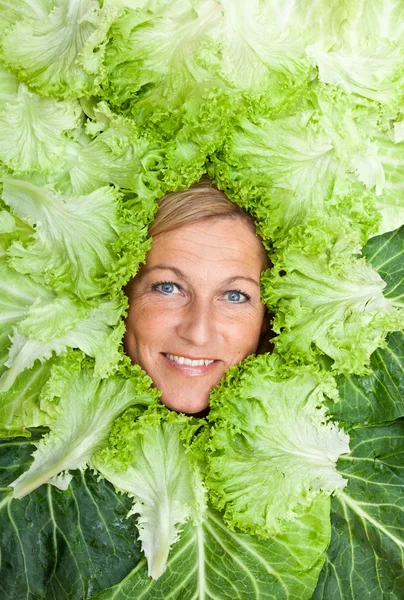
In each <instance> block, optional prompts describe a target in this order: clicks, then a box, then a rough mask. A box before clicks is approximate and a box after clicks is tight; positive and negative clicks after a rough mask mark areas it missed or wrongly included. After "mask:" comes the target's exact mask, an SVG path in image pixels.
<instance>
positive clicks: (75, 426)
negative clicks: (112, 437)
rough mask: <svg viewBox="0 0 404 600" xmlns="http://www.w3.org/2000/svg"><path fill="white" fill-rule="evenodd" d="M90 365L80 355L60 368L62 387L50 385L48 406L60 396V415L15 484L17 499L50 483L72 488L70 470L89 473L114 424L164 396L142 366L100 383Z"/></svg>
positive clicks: (77, 354) (58, 371)
mask: <svg viewBox="0 0 404 600" xmlns="http://www.w3.org/2000/svg"><path fill="white" fill-rule="evenodd" d="M87 363H88V359H83V355H82V354H81V353H75V354H74V355H72V360H69V361H68V362H67V365H63V366H60V367H55V369H56V374H55V381H56V385H55V384H54V385H52V383H53V382H52V381H50V382H48V384H47V389H46V394H47V395H48V401H49V397H50V398H51V399H52V400H54V399H53V398H52V393H53V394H55V395H56V397H57V402H58V416H57V418H56V419H55V420H54V421H53V422H52V423H51V424H50V425H49V428H50V432H49V433H47V434H46V435H45V436H44V437H43V438H41V440H40V441H39V442H38V444H37V445H36V450H35V452H34V453H33V458H34V462H33V463H32V465H31V466H30V468H29V469H28V471H25V472H24V473H22V475H20V476H19V477H18V478H17V479H16V480H15V481H13V482H12V483H11V484H10V485H11V487H13V497H14V498H21V497H23V496H25V495H26V494H29V493H30V492H31V491H32V490H34V489H36V488H37V487H39V486H40V485H42V484H43V483H47V482H50V483H54V485H56V486H57V487H60V488H61V489H66V488H67V485H68V483H69V482H70V480H71V477H72V475H71V474H68V473H67V471H69V470H71V469H81V470H84V469H85V467H86V466H87V464H88V462H89V460H90V459H91V457H92V456H93V454H95V453H96V452H97V450H99V449H101V448H102V447H103V445H105V443H106V442H107V440H108V435H109V432H110V429H111V426H112V422H113V420H114V419H115V418H116V417H117V416H118V415H119V414H120V413H122V412H123V411H124V410H125V409H126V408H128V407H129V406H130V405H132V404H133V405H139V406H140V407H142V406H143V407H144V406H147V405H148V404H151V403H152V402H154V401H155V400H156V396H157V395H158V394H157V393H156V391H155V390H154V391H153V390H151V389H150V385H151V380H150V378H149V377H148V376H147V375H146V374H144V373H143V372H142V371H141V369H140V367H137V368H136V367H133V369H132V376H131V377H128V378H126V377H123V376H120V377H119V376H114V377H109V378H108V379H100V378H99V377H97V376H96V375H95V373H94V370H93V369H92V367H91V363H90V364H87ZM63 377H64V379H65V381H64V382H63ZM61 378H62V382H63V383H62V382H61ZM65 472H66V473H65ZM60 475H62V477H61V478H58V477H57V476H60Z"/></svg>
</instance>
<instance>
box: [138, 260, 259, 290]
mask: <svg viewBox="0 0 404 600" xmlns="http://www.w3.org/2000/svg"><path fill="white" fill-rule="evenodd" d="M156 270H166V271H172V272H173V273H175V275H176V276H177V277H180V278H181V279H184V280H185V281H186V280H187V276H186V275H185V273H184V272H183V271H181V269H178V268H177V267H170V266H169V265H164V264H162V265H155V266H154V267H150V268H149V269H147V273H150V272H151V271H156ZM145 274H146V273H145ZM237 279H244V280H245V281H249V282H250V283H253V284H254V285H256V286H258V287H260V283H259V281H257V280H256V279H253V278H252V277H245V276H244V275H234V276H233V277H229V278H228V279H226V280H225V281H224V282H223V283H225V284H230V283H233V282H234V281H236V280H237Z"/></svg>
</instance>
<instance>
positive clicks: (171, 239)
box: [146, 217, 266, 274]
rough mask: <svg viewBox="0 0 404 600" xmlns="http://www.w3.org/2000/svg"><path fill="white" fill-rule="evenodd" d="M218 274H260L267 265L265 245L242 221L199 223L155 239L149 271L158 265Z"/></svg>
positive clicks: (148, 261) (148, 257) (208, 221)
mask: <svg viewBox="0 0 404 600" xmlns="http://www.w3.org/2000/svg"><path fill="white" fill-rule="evenodd" d="M160 263H163V264H167V265H168V264H170V265H172V266H179V267H181V268H184V267H185V266H189V267H191V268H192V267H194V266H195V265H198V266H199V267H201V266H203V265H205V266H206V268H214V269H216V270H220V271H222V270H226V269H228V268H232V269H237V268H238V269H244V270H247V271H249V272H250V273H255V274H256V273H258V274H259V273H260V272H261V271H262V269H263V268H265V266H266V265H265V264H264V256H263V250H262V245H261V242H260V240H259V238H258V237H257V236H256V235H255V233H254V232H253V231H252V229H251V227H250V226H249V225H248V224H247V222H245V221H244V220H243V219H239V218H238V219H234V218H228V217H226V218H220V219H208V220H204V221H197V222H195V223H190V224H187V225H184V226H183V227H179V228H177V229H175V230H172V231H168V232H165V233H161V234H160V235H158V236H156V237H155V238H154V239H153V243H152V247H151V250H150V251H149V253H148V255H147V258H146V268H147V267H149V268H151V267H154V266H156V265H157V264H160Z"/></svg>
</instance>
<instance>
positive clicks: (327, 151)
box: [211, 86, 385, 243]
mask: <svg viewBox="0 0 404 600" xmlns="http://www.w3.org/2000/svg"><path fill="white" fill-rule="evenodd" d="M298 106H299V109H298V110H296V109H294V110H291V111H289V112H288V113H286V114H285V115H282V116H267V115H266V116H265V117H264V116H261V117H258V118H257V117H254V119H251V118H246V117H244V116H243V117H240V118H239V119H237V121H236V122H235V126H234V127H233V129H232V131H231V133H230V134H229V136H228V138H227V140H226V142H225V145H224V148H223V150H221V151H220V152H218V153H217V155H216V156H214V157H213V160H212V163H213V164H212V167H211V173H212V176H213V177H214V178H215V180H217V181H218V183H219V185H220V187H221V188H223V189H224V190H225V191H228V192H229V193H230V195H231V197H234V199H235V201H237V202H238V203H240V204H242V205H243V206H244V207H245V208H246V209H247V210H250V211H251V212H252V214H253V215H254V216H255V217H256V218H257V220H258V223H259V230H260V233H261V234H262V235H263V236H264V238H266V239H268V240H270V241H271V242H275V243H276V242H277V241H278V240H282V239H283V238H284V237H285V235H287V234H288V232H289V230H290V228H291V227H293V226H296V225H299V224H304V223H306V221H307V220H308V219H314V218H315V217H317V220H318V222H319V223H321V222H322V221H323V220H324V219H327V218H333V217H340V216H341V215H345V216H346V227H347V228H348V229H351V230H354V231H355V230H358V232H359V233H360V234H361V235H362V239H363V241H366V239H367V237H368V236H369V234H370V233H373V232H375V231H377V226H378V221H379V220H380V216H379V214H378V212H377V210H376V207H375V206H374V205H373V203H374V199H373V194H372V190H373V189H374V188H375V189H376V190H379V189H383V184H384V180H385V178H384V171H383V167H382V164H381V162H380V159H379V158H378V156H377V151H376V150H375V147H374V145H372V143H371V141H370V140H369V139H368V137H367V136H366V135H365V133H363V132H362V131H361V130H360V129H359V128H358V126H357V124H356V123H355V120H354V118H353V116H354V115H353V111H352V106H351V105H350V103H349V101H348V99H347V98H346V97H345V96H344V95H343V94H341V93H339V92H338V91H336V90H332V89H331V90H329V89H326V87H325V86H314V87H313V89H311V91H310V93H308V94H307V95H306V96H304V97H302V99H301V101H300V103H299V105H298ZM369 173H371V175H369Z"/></svg>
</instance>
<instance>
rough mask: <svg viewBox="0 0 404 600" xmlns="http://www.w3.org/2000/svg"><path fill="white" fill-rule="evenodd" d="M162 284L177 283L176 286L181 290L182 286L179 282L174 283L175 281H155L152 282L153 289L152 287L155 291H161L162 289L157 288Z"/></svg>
mask: <svg viewBox="0 0 404 600" xmlns="http://www.w3.org/2000/svg"><path fill="white" fill-rule="evenodd" d="M160 285H175V287H176V288H178V289H179V290H180V289H181V286H180V285H178V283H174V281H157V282H156V283H153V284H152V286H151V289H152V290H153V291H154V292H159V291H160V290H158V289H157V288H158V287H159V286H160Z"/></svg>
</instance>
